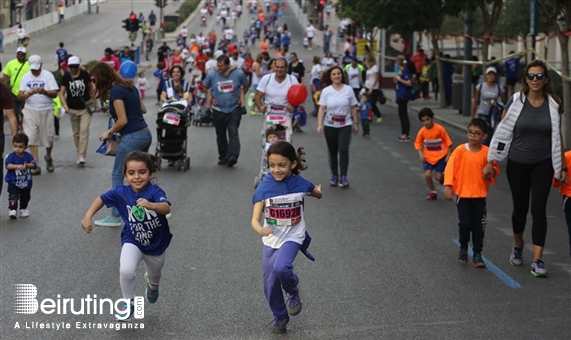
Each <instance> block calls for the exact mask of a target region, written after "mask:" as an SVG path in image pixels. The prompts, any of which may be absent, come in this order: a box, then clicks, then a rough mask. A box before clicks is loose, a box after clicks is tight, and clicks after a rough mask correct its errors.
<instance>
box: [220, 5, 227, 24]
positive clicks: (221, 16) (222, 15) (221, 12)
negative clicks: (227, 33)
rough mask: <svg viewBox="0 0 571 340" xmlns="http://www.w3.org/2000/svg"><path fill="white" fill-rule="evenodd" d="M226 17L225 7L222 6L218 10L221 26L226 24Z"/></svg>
mask: <svg viewBox="0 0 571 340" xmlns="http://www.w3.org/2000/svg"><path fill="white" fill-rule="evenodd" d="M227 17H228V11H227V10H226V8H223V9H222V10H221V11H220V19H222V26H226V18H227Z"/></svg>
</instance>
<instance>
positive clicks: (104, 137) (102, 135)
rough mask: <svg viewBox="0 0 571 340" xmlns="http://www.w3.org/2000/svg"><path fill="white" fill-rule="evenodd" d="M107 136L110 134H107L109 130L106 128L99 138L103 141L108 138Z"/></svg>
mask: <svg viewBox="0 0 571 340" xmlns="http://www.w3.org/2000/svg"><path fill="white" fill-rule="evenodd" d="M109 137H110V136H109V130H107V131H105V132H103V133H102V134H101V136H99V140H100V141H102V142H103V141H105V140H108V139H109Z"/></svg>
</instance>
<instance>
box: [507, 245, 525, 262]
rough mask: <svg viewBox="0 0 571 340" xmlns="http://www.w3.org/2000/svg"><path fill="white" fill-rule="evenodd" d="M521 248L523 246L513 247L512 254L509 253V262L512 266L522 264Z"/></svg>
mask: <svg viewBox="0 0 571 340" xmlns="http://www.w3.org/2000/svg"><path fill="white" fill-rule="evenodd" d="M522 250H523V246H522V247H521V248H517V247H513V251H512V254H511V255H510V263H511V264H512V265H513V266H521V265H522V264H523V256H522Z"/></svg>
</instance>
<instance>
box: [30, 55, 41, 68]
mask: <svg viewBox="0 0 571 340" xmlns="http://www.w3.org/2000/svg"><path fill="white" fill-rule="evenodd" d="M28 64H30V70H34V71H37V70H39V69H40V68H41V67H42V57H40V56H39V55H36V54H34V55H33V56H30V57H29V58H28Z"/></svg>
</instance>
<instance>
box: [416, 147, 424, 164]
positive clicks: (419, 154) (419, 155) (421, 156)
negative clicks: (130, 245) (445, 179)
mask: <svg viewBox="0 0 571 340" xmlns="http://www.w3.org/2000/svg"><path fill="white" fill-rule="evenodd" d="M416 151H418V157H419V159H420V162H421V163H424V162H425V161H426V158H425V157H424V149H418V150H416Z"/></svg>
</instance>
